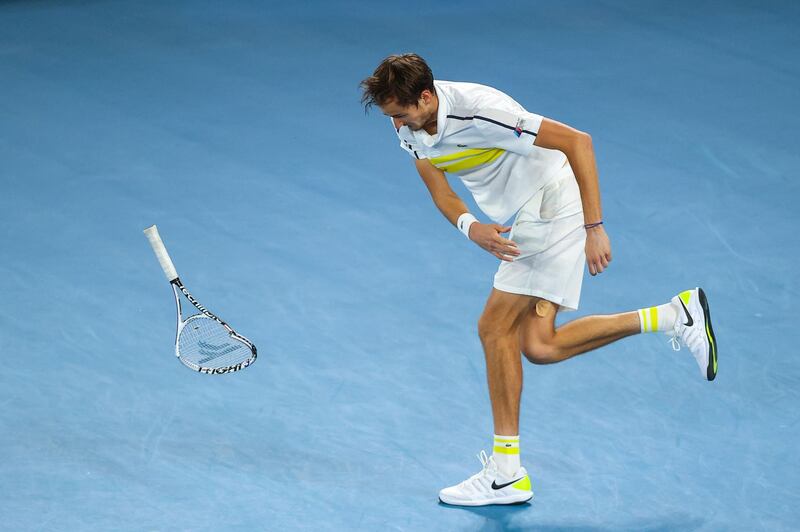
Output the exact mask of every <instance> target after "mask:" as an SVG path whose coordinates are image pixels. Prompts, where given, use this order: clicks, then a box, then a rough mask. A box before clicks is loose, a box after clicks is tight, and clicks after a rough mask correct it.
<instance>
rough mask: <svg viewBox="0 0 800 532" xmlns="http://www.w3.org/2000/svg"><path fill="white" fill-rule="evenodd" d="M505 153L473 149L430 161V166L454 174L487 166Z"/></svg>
mask: <svg viewBox="0 0 800 532" xmlns="http://www.w3.org/2000/svg"><path fill="white" fill-rule="evenodd" d="M503 153H505V150H501V149H500V148H473V149H471V150H464V151H460V152H457V153H451V154H449V155H442V156H441V157H433V158H431V159H430V161H431V164H433V165H434V166H435V167H436V168H438V169H439V170H441V171H443V172H449V173H451V174H456V173H458V172H463V171H464V170H471V169H473V168H475V167H478V166H481V165H484V164H488V163H490V162H492V161H494V160H495V159H497V158H498V157H500V156H501V155H503Z"/></svg>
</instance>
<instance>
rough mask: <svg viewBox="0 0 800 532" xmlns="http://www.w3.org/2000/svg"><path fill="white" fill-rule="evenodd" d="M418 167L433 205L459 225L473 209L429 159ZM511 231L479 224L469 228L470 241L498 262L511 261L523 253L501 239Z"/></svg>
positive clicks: (418, 162) (417, 161)
mask: <svg viewBox="0 0 800 532" xmlns="http://www.w3.org/2000/svg"><path fill="white" fill-rule="evenodd" d="M414 164H415V165H416V167H417V172H419V175H420V177H421V178H422V181H423V182H424V183H425V186H426V187H428V192H430V195H431V199H432V200H433V203H434V204H435V205H436V207H437V208H438V209H439V211H440V212H441V213H442V214H443V215H444V217H445V218H447V220H448V221H449V222H450V223H451V224H453V225H456V223H457V222H458V217H459V216H461V215H462V214H464V213H466V212H469V209H467V206H466V204H465V203H464V202H463V201H462V200H461V198H459V197H458V194H456V193H455V192H454V191H453V189H452V188H450V183H448V182H447V176H445V175H444V172H442V171H441V170H439V169H438V168H436V167H435V166H433V164H431V162H430V161H429V160H427V159H417V160H415V161H414ZM510 230H511V227H504V226H502V225H498V224H482V223H480V222H475V223H473V224H472V225H471V226H470V228H469V239H470V240H472V241H473V242H475V243H476V244H478V245H479V246H480V247H482V248H483V249H485V250H486V251H488V252H489V253H491V254H492V255H494V256H495V257H497V258H498V259H500V260H505V261H509V262H510V261H512V260H513V258H514V257H516V256H518V255H519V253H520V252H519V249H517V245H516V244H515V243H514V242H512V241H511V240H508V239H507V238H503V237H502V236H500V235H501V234H502V233H507V232H508V231H510Z"/></svg>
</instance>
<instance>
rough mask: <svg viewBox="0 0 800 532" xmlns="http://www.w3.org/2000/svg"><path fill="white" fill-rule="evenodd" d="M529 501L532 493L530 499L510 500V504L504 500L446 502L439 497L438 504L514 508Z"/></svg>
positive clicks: (531, 496)
mask: <svg viewBox="0 0 800 532" xmlns="http://www.w3.org/2000/svg"><path fill="white" fill-rule="evenodd" d="M531 499H533V493H531V495H530V497H528V498H527V499H523V500H521V501H514V500H512V501H510V502H503V501H504V499H499V500H498V499H493V500H489V501H459V502H448V501H444V500H442V498H441V497H439V502H440V503H442V504H446V505H448V506H515V505H519V504H525V503H526V502H528V501H530V500H531Z"/></svg>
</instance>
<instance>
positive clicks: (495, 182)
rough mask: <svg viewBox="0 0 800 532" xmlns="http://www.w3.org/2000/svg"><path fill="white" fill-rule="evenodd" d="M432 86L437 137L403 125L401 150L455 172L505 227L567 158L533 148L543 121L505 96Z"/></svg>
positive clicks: (463, 86) (457, 85) (482, 89)
mask: <svg viewBox="0 0 800 532" xmlns="http://www.w3.org/2000/svg"><path fill="white" fill-rule="evenodd" d="M434 87H435V89H436V96H437V97H438V98H439V111H438V114H437V127H436V129H437V131H436V134H435V135H429V134H428V133H426V132H425V131H424V130H419V131H411V130H410V129H409V128H408V127H407V126H403V127H401V128H400V129H397V130H396V131H397V136H398V137H399V138H400V146H401V147H402V148H403V149H404V150H406V151H407V152H408V153H410V154H411V156H412V157H415V158H417V159H428V160H429V161H430V162H431V163H432V164H433V165H434V166H436V167H437V168H439V169H440V170H442V171H444V172H447V173H450V174H457V175H458V176H459V177H460V178H461V180H462V181H463V182H464V185H465V186H466V187H467V189H468V190H469V191H470V192H471V193H472V195H473V197H474V198H475V202H476V203H477V204H478V207H480V208H481V210H482V211H483V212H484V213H485V214H486V215H487V216H488V217H489V218H491V219H492V220H494V221H495V222H497V223H504V222H505V221H506V220H508V219H509V218H511V217H512V216H513V215H514V214H515V213H516V212H517V211H518V210H519V209H520V207H522V206H523V205H524V204H525V203H526V202H527V201H528V200H529V199H530V198H532V197H533V195H534V194H536V192H538V191H539V189H541V188H542V187H544V186H545V185H546V184H548V183H549V182H550V181H551V180H553V179H554V178H555V177H556V174H557V173H558V171H559V170H560V169H561V167H562V166H564V163H565V162H566V156H565V155H564V154H563V153H562V152H560V151H557V150H548V149H545V148H540V147H538V146H534V144H533V142H534V140H536V134H537V133H538V131H539V126H540V125H541V123H542V117H541V116H539V115H537V114H533V113H529V112H528V111H526V110H525V108H523V107H522V106H521V105H520V104H518V103H517V102H516V101H514V100H513V99H512V98H511V97H510V96H508V95H507V94H505V93H503V92H501V91H499V90H497V89H494V88H492V87H488V86H486V85H478V84H476V83H462V82H455V81H439V80H436V81H434ZM392 127H394V126H392Z"/></svg>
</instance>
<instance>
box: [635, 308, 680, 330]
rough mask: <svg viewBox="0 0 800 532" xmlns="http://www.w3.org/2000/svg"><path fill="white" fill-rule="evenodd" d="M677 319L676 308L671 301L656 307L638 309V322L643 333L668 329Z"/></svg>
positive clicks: (670, 328)
mask: <svg viewBox="0 0 800 532" xmlns="http://www.w3.org/2000/svg"><path fill="white" fill-rule="evenodd" d="M677 319H678V309H676V308H675V305H674V304H673V303H672V302H671V301H670V302H669V303H664V304H663V305H658V306H657V307H649V308H641V309H639V323H640V324H641V326H642V332H643V333H645V332H656V331H658V332H664V331H670V330H672V327H674V326H675V320H677Z"/></svg>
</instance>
